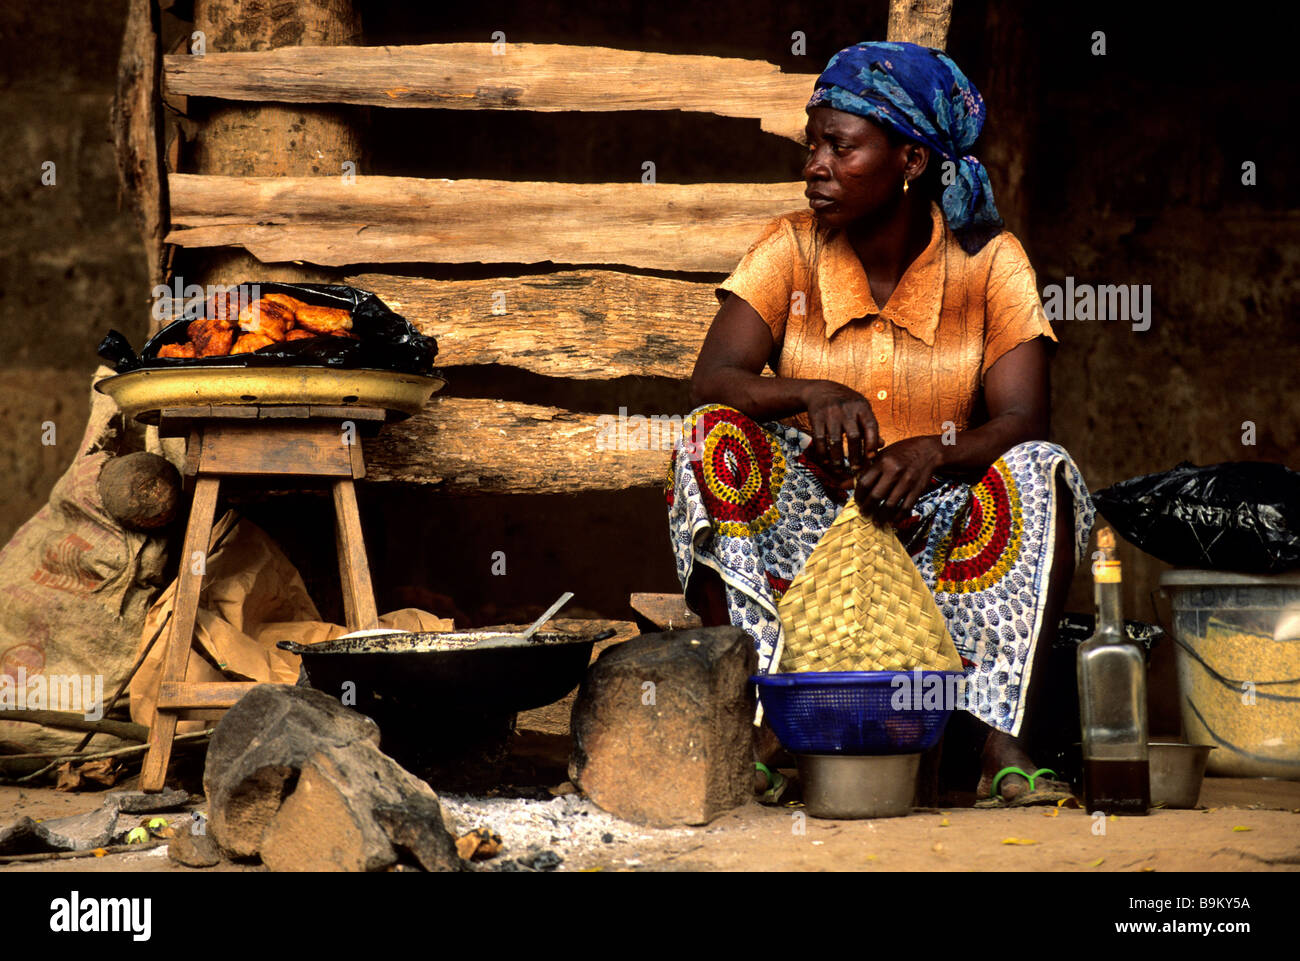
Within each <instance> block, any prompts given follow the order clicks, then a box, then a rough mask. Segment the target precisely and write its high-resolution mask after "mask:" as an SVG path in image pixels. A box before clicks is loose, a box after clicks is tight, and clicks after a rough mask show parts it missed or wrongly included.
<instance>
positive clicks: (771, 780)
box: [754, 761, 790, 804]
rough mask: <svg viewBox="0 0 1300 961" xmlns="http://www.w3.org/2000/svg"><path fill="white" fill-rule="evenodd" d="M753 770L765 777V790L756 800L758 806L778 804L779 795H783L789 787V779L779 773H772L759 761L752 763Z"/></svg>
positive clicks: (779, 801)
mask: <svg viewBox="0 0 1300 961" xmlns="http://www.w3.org/2000/svg"><path fill="white" fill-rule="evenodd" d="M754 770H756V771H762V772H763V773H764V774H765V775H767V790H766V791H764V792H763V793H762V794H760V795H759V796H758V797H757V798H756V800H757V801H758V803H759V804H780V803H781V795H782V794H784V793H785V789H786V787H787V786H788V785H789V783H790V781H789V779H788V778H787V777H786V776H785V775H784V774H782V773H781V772H780V771H773V770H772V769H771V768H769V767H768V766H767V765H766V764H764V763H762V762H761V761H755V762H754Z"/></svg>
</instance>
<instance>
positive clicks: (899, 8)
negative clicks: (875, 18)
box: [886, 0, 952, 50]
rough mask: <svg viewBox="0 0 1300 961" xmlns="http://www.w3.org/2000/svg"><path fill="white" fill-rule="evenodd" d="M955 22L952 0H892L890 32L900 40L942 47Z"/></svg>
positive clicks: (892, 37) (924, 45)
mask: <svg viewBox="0 0 1300 961" xmlns="http://www.w3.org/2000/svg"><path fill="white" fill-rule="evenodd" d="M951 22H952V0H889V27H888V29H887V31H886V36H887V37H888V38H889V39H890V40H894V41H896V42H899V43H919V44H920V45H921V46H923V47H934V48H935V49H936V50H942V49H943V48H944V45H945V44H947V42H948V25H949V24H950V23H951Z"/></svg>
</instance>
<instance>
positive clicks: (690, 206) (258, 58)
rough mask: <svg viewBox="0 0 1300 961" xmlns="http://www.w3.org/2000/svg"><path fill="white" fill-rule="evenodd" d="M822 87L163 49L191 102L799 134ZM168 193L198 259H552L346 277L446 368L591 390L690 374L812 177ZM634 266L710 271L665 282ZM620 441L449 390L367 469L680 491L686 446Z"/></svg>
mask: <svg viewBox="0 0 1300 961" xmlns="http://www.w3.org/2000/svg"><path fill="white" fill-rule="evenodd" d="M814 79H815V76H814V75H807V74H785V73H783V72H782V71H781V70H780V69H778V68H777V67H775V66H773V65H772V64H769V63H764V62H761V61H752V60H738V59H725V58H719V57H703V56H682V55H671V54H660V53H646V52H639V51H627V50H612V49H608V48H601V47H569V46H563V45H554V44H509V45H505V46H503V47H502V48H500V49H494V45H492V44H474V43H454V44H424V45H418V46H407V47H340V46H329V47H324V46H317V47H284V48H279V49H272V50H265V51H256V52H239V53H222V52H211V53H207V54H206V55H205V56H202V57H196V56H191V55H189V54H173V55H169V56H165V57H164V58H163V85H164V89H165V95H166V97H167V98H168V101H169V102H171V103H179V104H184V103H186V98H188V97H210V98H217V99H220V100H227V101H234V102H240V101H242V102H249V101H258V102H289V103H350V104H366V105H373V106H385V107H403V108H413V109H418V108H424V109H430V108H432V109H454V110H473V109H484V110H530V111H543V112H547V111H562V110H564V111H567V110H584V111H588V110H589V111H609V110H688V111H696V112H704V113H711V114H715V115H717V116H725V117H740V118H750V119H754V120H757V121H758V122H759V124H760V125H761V127H762V129H764V130H766V131H769V132H771V133H774V134H776V135H778V136H782V137H786V138H788V139H792V140H796V141H799V140H801V139H802V130H803V125H804V122H805V119H806V118H805V115H804V111H803V103H804V102H805V100H806V97H807V93H808V91H809V90H810V89H811V87H812V82H813V80H814ZM593 90H599V91H600V97H599V98H596V97H594V96H593V95H592V91H593ZM167 187H168V192H169V194H170V230H169V232H168V233H167V236H166V242H167V243H168V244H173V245H176V246H178V247H188V248H207V249H216V248H241V249H243V250H246V251H248V252H249V253H250V254H252V255H253V256H255V257H257V258H258V259H259V260H260V261H263V262H265V263H273V262H286V261H305V262H307V263H309V264H317V265H321V266H327V267H333V268H340V269H343V270H346V269H347V268H348V267H351V266H353V265H361V264H366V265H382V264H403V265H407V266H409V265H411V264H439V263H443V264H446V263H473V262H477V263H501V264H537V263H548V264H553V265H555V266H556V268H557V269H556V270H555V271H554V272H552V273H549V274H542V275H532V276H528V277H499V278H489V279H486V280H472V281H442V280H432V279H425V278H419V277H410V276H399V275H397V274H383V273H364V274H362V273H358V274H356V275H352V276H349V277H348V278H347V281H346V282H347V283H351V284H353V285H354V286H358V287H362V288H364V289H367V290H373V291H374V292H375V293H377V294H378V295H379V296H380V297H381V298H383V299H384V301H385V302H386V303H388V304H389V305H390V306H392V307H393V308H394V309H395V310H397V311H398V312H399V313H402V314H404V315H405V316H407V317H408V318H409V319H410V320H411V321H412V322H413V323H414V324H415V325H416V326H418V327H419V328H420V329H421V331H422V332H424V333H428V334H431V335H433V336H435V337H437V338H438V342H439V346H440V354H439V364H440V365H446V366H474V365H480V364H500V365H506V366H512V367H518V368H520V369H523V370H527V371H530V372H533V373H537V374H542V375H545V376H550V377H564V378H572V379H578V380H585V379H612V378H616V377H624V376H660V377H663V376H667V377H674V378H683V379H685V378H687V377H689V376H690V370H691V367H692V366H693V364H694V359H695V355H696V354H697V353H698V350H699V345H700V343H701V342H702V341H703V337H704V333H705V331H706V330H707V326H708V323H709V321H710V320H711V319H712V316H713V314H714V313H715V312H716V310H717V301H716V299H715V297H714V294H713V290H714V286H715V281H716V279H717V276H718V275H723V274H726V273H727V272H729V271H730V270H731V269H732V267H734V265H735V263H736V262H737V260H739V259H740V257H741V256H742V255H743V254H744V252H745V251H746V250H747V249H748V246H749V245H750V244H751V243H752V242H753V240H754V238H755V236H756V235H757V234H758V231H759V230H760V229H761V227H762V226H763V225H764V224H765V223H767V222H768V221H769V220H770V219H771V218H772V217H774V216H776V215H777V214H779V213H782V212H784V211H787V210H791V209H797V208H800V207H802V206H803V205H804V203H805V201H804V198H803V184H802V183H785V184H729V183H728V184H689V185H686V184H663V183H652V184H645V183H640V182H633V183H606V184H568V183H518V182H505V181H488V180H455V181H453V180H442V179H433V178H412V177H375V176H355V177H352V178H344V177H324V176H320V177H283V176H276V177H221V176H211V175H195V174H190V173H183V172H175V171H173V172H172V173H171V174H170V175H169V176H168V178H167ZM596 265H600V267H597V266H596ZM571 268H580V269H571ZM619 268H625V269H619ZM626 268H632V269H635V270H640V271H644V270H658V271H665V272H667V271H672V272H691V273H700V274H702V275H705V277H706V278H707V279H701V280H699V281H693V280H680V279H666V278H662V277H655V276H647V275H646V274H644V273H633V272H630V271H629V270H627V269H626ZM709 275H712V276H709ZM502 295H504V305H505V307H504V310H502V309H500V303H501V298H502ZM679 413H684V412H679ZM633 426H634V440H635V433H636V432H635V427H636V426H637V425H633ZM606 435H607V425H605V422H603V421H601V420H600V418H598V416H597V415H592V414H582V413H577V412H574V411H568V410H562V409H559V408H555V407H548V406H545V405H536V404H525V403H516V402H505V401H494V400H469V399H463V398H450V397H448V398H439V397H435V398H434V400H433V401H432V402H431V403H430V405H429V406H428V407H427V408H426V410H425V411H424V413H422V414H421V415H418V416H417V417H414V418H412V419H411V420H410V421H407V422H405V423H403V424H400V425H395V426H394V427H392V428H391V429H388V430H386V431H384V432H383V433H382V434H381V435H380V437H379V438H378V439H377V440H376V442H373V443H372V444H371V445H370V446H369V447H368V449H367V461H368V465H367V466H368V471H369V476H370V477H371V479H376V480H400V481H413V482H420V483H428V484H437V485H440V486H441V487H443V488H446V489H448V490H456V491H462V492H469V491H476V492H496V491H531V492H552V491H555V492H558V491H575V490H583V489H619V488H625V487H631V486H644V485H653V484H658V483H661V482H662V480H663V479H664V471H665V468H666V463H667V453H666V451H665V450H664V449H663V448H664V446H665V443H664V441H663V438H662V437H661V436H660V433H659V432H656V433H655V436H654V437H653V438H646V440H645V442H646V443H647V444H648V445H649V448H648V449H643V450H631V451H615V450H604V449H601V448H602V446H604V444H605V442H606V441H608V440H610V439H611V438H610V437H608V436H606ZM593 468H594V469H593Z"/></svg>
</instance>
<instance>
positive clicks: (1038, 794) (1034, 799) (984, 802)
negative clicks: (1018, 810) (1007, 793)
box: [975, 765, 1074, 808]
mask: <svg viewBox="0 0 1300 961" xmlns="http://www.w3.org/2000/svg"><path fill="white" fill-rule="evenodd" d="M1008 774H1019V775H1020V776H1021V777H1022V778H1024V779H1025V780H1026V781H1028V782H1029V790H1028V791H1026V792H1025V793H1024V794H1020V795H1017V796H1016V797H1014V798H1012V799H1011V800H1010V801H1008V800H1007V799H1006V798H1004V797H1002V795H1001V794H999V793H998V785H1000V784H1001V783H1002V779H1003V778H1004V777H1006V776H1007V775H1008ZM1048 774H1050V775H1051V776H1053V777H1055V776H1056V772H1055V771H1053V770H1052V769H1051V768H1050V767H1040V768H1039V769H1038V770H1037V771H1035V772H1034V773H1033V774H1028V773H1026V772H1025V770H1024V769H1023V768H1019V767H1015V766H1014V765H1013V766H1011V767H1004V768H1003V769H1002V770H1001V771H998V773H997V774H995V775H994V776H993V784H992V786H991V787H990V788H989V796H988V797H986V798H982V799H980V800H978V801H976V802H975V806H976V807H977V808H1004V807H1005V808H1013V807H1029V806H1031V805H1036V804H1057V803H1059V802H1060V801H1063V800H1065V799H1066V798H1071V797H1074V795H1073V794H1072V793H1070V791H1069V789H1068V788H1066V787H1063V786H1059V782H1056V781H1053V782H1051V783H1052V787H1047V786H1046V785H1044V786H1043V787H1041V788H1040V787H1039V786H1038V784H1037V781H1038V779H1039V778H1040V777H1043V775H1048ZM1044 780H1047V778H1044Z"/></svg>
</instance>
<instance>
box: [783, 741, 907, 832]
mask: <svg viewBox="0 0 1300 961" xmlns="http://www.w3.org/2000/svg"><path fill="white" fill-rule="evenodd" d="M798 762H799V782H800V784H801V785H802V787H803V800H804V806H805V807H806V808H807V809H808V813H809V814H811V815H812V816H813V817H815V818H834V819H837V820H839V819H844V820H848V819H854V818H896V817H903V816H904V815H906V814H908V813H910V812H911V810H912V801H913V800H915V798H916V772H917V769H918V768H919V767H920V764H921V755H920V754H878V755H867V756H857V755H849V754H800V755H799V756H798Z"/></svg>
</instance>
